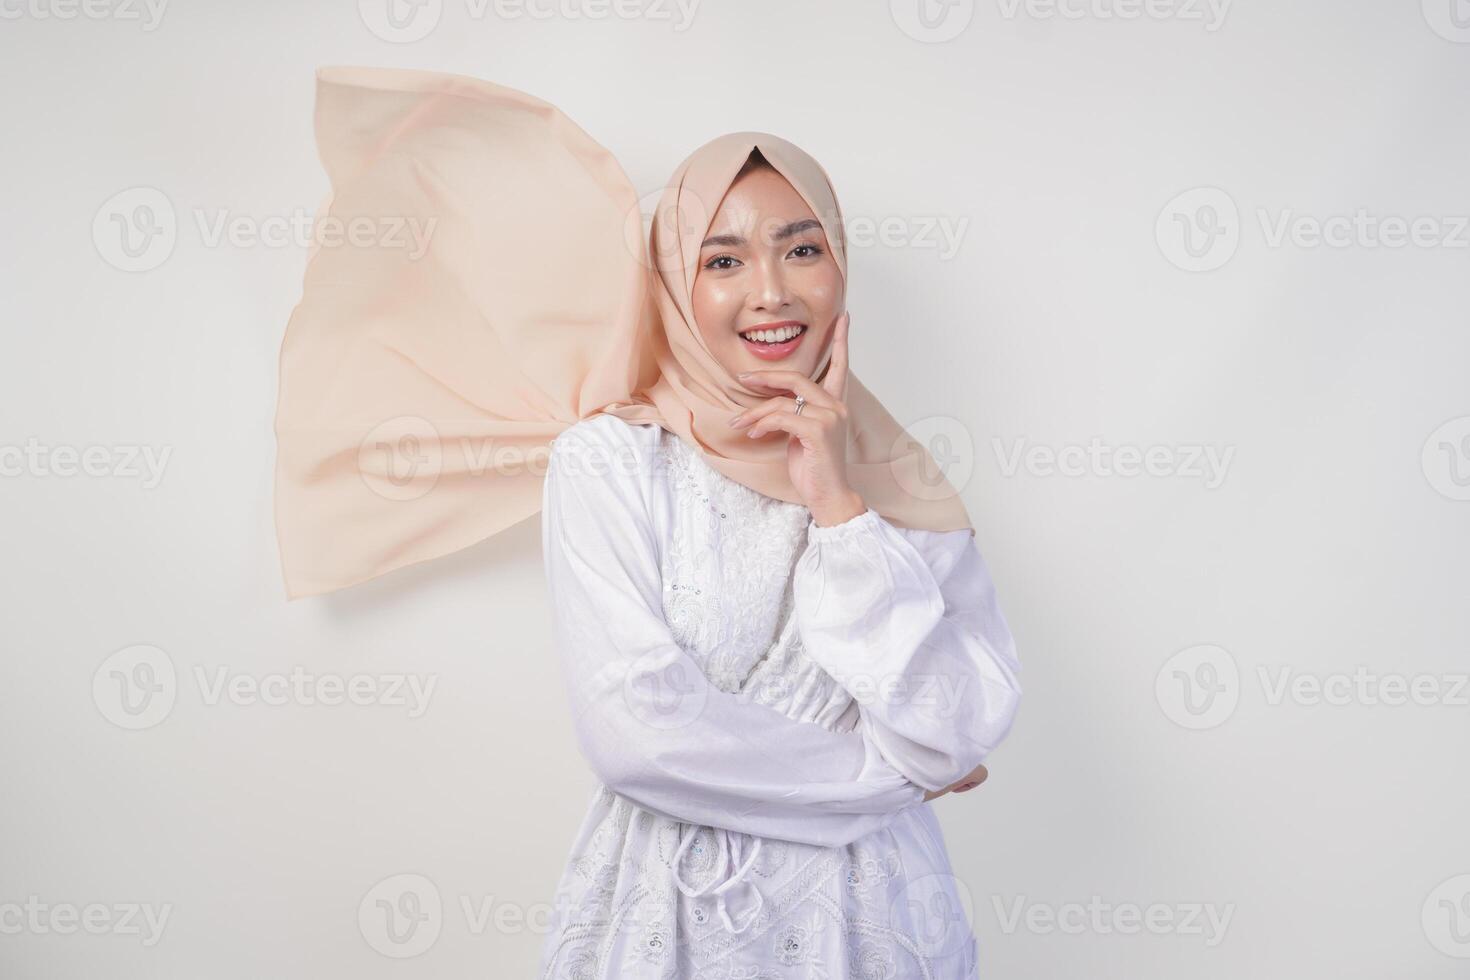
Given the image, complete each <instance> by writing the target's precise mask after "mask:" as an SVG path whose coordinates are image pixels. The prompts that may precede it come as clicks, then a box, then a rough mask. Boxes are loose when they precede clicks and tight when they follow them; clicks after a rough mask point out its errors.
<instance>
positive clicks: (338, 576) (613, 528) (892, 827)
mask: <svg viewBox="0 0 1470 980" xmlns="http://www.w3.org/2000/svg"><path fill="white" fill-rule="evenodd" d="M317 126H318V138H319V142H320V144H321V155H322V159H323V161H324V162H325V163H326V164H327V167H328V171H329V173H330V174H331V175H332V190H333V197H332V198H331V200H330V202H329V208H328V209H327V216H334V215H335V216H349V217H350V216H361V215H372V214H396V215H408V216H416V217H419V218H428V217H434V218H436V219H438V224H437V225H436V226H435V227H436V231H435V234H434V237H433V239H432V241H431V242H430V244H429V247H428V249H427V251H426V252H425V253H424V254H423V255H421V256H419V257H417V258H411V257H409V256H407V255H405V254H403V253H402V251H401V250H398V251H391V250H388V249H384V248H378V247H372V246H369V247H367V248H363V249H355V248H354V249H349V250H328V249H325V248H324V249H322V250H319V251H318V252H317V253H316V254H315V256H314V258H313V260H312V263H311V266H310V267H309V268H308V272H307V277H306V288H305V295H304V296H303V299H302V302H301V304H300V306H298V308H297V310H296V311H295V313H294V314H293V316H292V320H291V324H290V326H289V328H288V331H287V337H286V342H285V344H284V345H283V349H282V356H281V371H282V378H281V402H280V407H279V409H278V415H277V434H278V438H279V439H280V443H281V447H280V453H279V455H278V467H279V469H278V474H277V493H278V496H277V519H278V522H277V526H278V532H279V535H280V538H281V550H282V558H283V564H284V566H285V569H286V572H287V577H288V582H289V583H290V586H291V588H292V591H293V594H294V595H300V594H309V593H311V592H320V591H330V590H332V589H335V588H340V587H342V586H344V585H350V584H352V583H354V582H357V581H361V580H363V579H365V578H370V577H372V576H374V575H377V574H380V573H382V572H384V571H387V570H389V569H391V568H396V567H400V566H402V565H405V564H409V563H411V562H413V561H421V560H425V559H427V558H432V557H435V556H436V555H440V554H445V553H447V552H448V551H451V550H455V549H457V548H461V547H464V546H465V545H468V544H470V543H473V542H474V541H476V540H479V539H480V538H482V537H484V536H486V535H487V534H492V533H494V532H495V531H496V530H499V529H500V528H501V527H504V526H508V524H510V523H514V521H515V520H518V519H519V518H520V517H522V516H525V514H526V513H527V512H533V511H534V510H535V509H536V504H539V507H540V509H541V510H542V544H543V547H544V551H545V560H546V575H547V586H548V591H549V594H550V598H551V602H552V605H553V607H554V608H555V610H556V620H555V634H556V648H557V652H558V655H559V657H560V659H561V663H562V673H563V676H564V678H565V679H566V681H567V689H568V691H569V694H570V696H571V700H572V708H573V711H572V716H573V718H574V719H575V725H576V730H577V736H578V742H579V744H580V746H581V748H582V751H583V754H584V755H585V757H586V759H587V761H588V763H589V764H590V766H591V767H592V769H593V771H594V773H595V774H596V775H597V777H598V780H599V786H598V787H597V789H596V791H595V793H594V795H593V799H592V800H591V802H590V805H589V807H588V810H587V814H586V817H585V819H584V821H583V824H582V828H581V831H580V833H579V835H578V837H577V839H576V840H575V842H574V844H573V848H572V853H571V856H570V858H569V859H568V861H567V864H566V867H565V870H564V872H563V874H562V877H561V879H560V881H559V883H558V887H557V890H556V895H555V900H554V902H553V907H554V908H555V910H556V912H555V916H554V920H553V922H552V929H551V933H550V935H549V936H548V938H547V942H546V946H545V948H544V951H543V956H542V976H543V977H545V978H577V980H613V978H632V980H655V978H657V980H667V978H698V980H713V978H717V977H718V978H721V980H728V978H734V977H747V978H756V977H772V976H794V975H797V974H795V973H792V972H791V971H793V970H799V971H800V975H803V976H833V977H836V976H854V977H875V978H882V980H893V978H924V980H967V978H970V977H973V976H974V975H975V970H976V956H975V952H976V951H975V940H974V936H973V933H972V932H971V930H970V927H969V924H968V923H967V922H966V921H965V919H964V917H963V912H962V910H963V908H964V905H965V902H964V898H965V895H964V891H963V885H961V884H960V882H959V879H958V878H956V876H955V875H954V874H953V870H952V869H951V867H950V864H949V858H948V854H947V852H946V848H945V844H944V838H943V835H942V834H941V832H940V829H939V825H938V822H937V820H936V818H935V816H934V813H933V811H932V810H931V808H930V807H929V805H928V803H929V801H930V800H933V799H936V798H938V797H940V796H943V795H946V794H947V793H950V792H962V791H965V790H968V789H971V788H973V787H974V786H976V785H978V784H979V783H980V782H981V781H983V779H984V778H985V772H986V770H985V767H984V765H983V764H982V763H983V762H984V760H985V758H986V757H987V756H988V755H989V753H990V752H991V751H992V750H993V749H994V748H995V747H996V746H997V745H998V744H999V743H1000V742H1001V741H1002V740H1003V739H1004V738H1005V737H1006V735H1007V733H1008V732H1009V730H1010V727H1011V724H1012V722H1013V720H1014V718H1015V715H1016V711H1017V706H1018V703H1019V700H1020V694H1021V687H1020V683H1019V679H1018V678H1019V671H1020V664H1019V662H1018V661H1017V659H1016V653H1015V647H1014V644H1013V642H1012V640H1011V635H1010V631H1009V629H1008V628H1007V626H1006V621H1005V617H1004V616H1003V615H1002V614H1001V612H1000V609H999V606H998V602H997V598H996V594H995V588H994V585H993V583H992V581H991V578H990V574H989V570H988V568H987V566H986V564H985V561H984V560H983V558H982V557H981V555H980V552H979V550H978V548H977V547H976V545H975V541H974V537H973V528H972V527H971V524H970V521H969V517H968V515H967V513H966V512H965V508H964V506H963V503H962V502H961V501H960V499H959V496H958V493H957V492H956V491H955V490H954V488H953V487H952V486H950V485H949V483H948V482H947V481H946V480H945V479H944V476H943V473H942V471H940V470H939V469H938V467H937V466H936V465H935V462H934V460H933V458H932V457H931V456H930V455H929V454H928V453H927V452H926V451H925V450H924V449H923V448H922V447H921V446H919V445H917V444H916V443H914V442H913V440H911V439H909V438H908V435H907V433H906V432H905V431H904V429H903V428H902V427H901V426H900V425H898V423H897V422H896V421H894V419H893V418H892V416H890V415H889V414H888V413H887V411H885V410H884V408H883V406H882V405H881V404H880V403H879V402H878V400H877V399H876V398H875V397H874V396H873V395H872V394H871V393H870V392H869V391H868V390H867V389H866V388H865V387H864V386H863V385H862V384H861V383H860V382H859V381H858V379H857V377H856V376H855V375H854V374H853V372H852V370H851V367H850V355H849V347H848V332H849V328H850V325H851V322H852V318H851V317H850V316H849V314H848V313H847V311H846V308H845V306H846V303H845V299H846V285H847V260H846V247H845V242H844V238H843V229H842V215H841V211H840V209H839V207H838V205H837V198H836V194H835V192H834V190H833V188H832V185H831V181H830V180H829V178H828V176H827V174H826V172H825V171H824V170H823V169H822V167H821V166H820V165H819V164H817V162H816V161H815V160H813V159H812V158H811V157H810V156H809V155H808V154H806V153H805V152H804V151H802V150H801V149H800V148H799V147H797V146H795V145H793V144H791V143H789V142H787V141H786V140H783V139H781V138H779V137H776V136H772V135H770V134H768V133H751V132H744V133H731V134H728V135H726V136H721V137H719V138H717V139H715V140H712V141H710V142H709V143H707V144H705V145H704V146H702V147H700V148H699V149H697V150H696V151H695V152H694V153H693V154H691V155H690V156H689V158H688V159H686V160H685V161H684V162H683V164H681V165H680V167H679V168H678V169H677V170H676V172H675V173H674V175H673V177H672V178H671V179H670V181H669V183H668V185H667V188H666V190H665V191H664V193H663V195H662V198H661V199H660V201H659V204H658V208H657V210H656V212H655V215H654V221H653V226H652V230H651V233H650V234H649V236H648V238H647V240H646V242H644V241H639V242H638V243H637V246H636V247H635V248H633V249H629V248H628V247H627V245H626V242H627V238H626V237H625V231H626V227H627V226H628V223H630V222H631V223H634V224H637V223H638V218H639V215H638V212H637V207H636V204H637V195H636V193H635V192H634V190H633V188H632V187H631V185H629V184H628V182H627V179H626V177H624V176H623V173H622V170H621V168H619V167H618V166H617V163H616V161H615V160H613V159H612V157H611V156H610V155H609V154H608V153H607V151H605V150H604V149H602V148H601V147H599V146H597V144H595V143H593V142H592V140H591V139H589V138H588V137H587V136H586V134H584V133H582V131H581V130H579V129H577V128H576V127H575V126H574V125H573V124H571V123H570V121H568V120H567V119H566V118H565V117H563V116H561V115H560V114H559V113H558V112H557V111H556V110H555V109H554V107H551V106H548V105H547V104H545V103H543V102H539V101H538V100H535V99H532V98H531V97H530V96H527V95H524V94H523V93H519V92H515V91H513V90H511V89H506V88H502V87H500V86H496V85H492V84H490V83H486V82H481V81H478V80H475V79H468V78H465V77H463V76H452V75H436V74H432V73H422V72H404V71H394V70H385V69H332V70H324V71H323V72H322V73H321V74H320V88H319V97H318V111H317ZM528 235H534V236H535V237H536V239H537V240H538V241H543V240H544V241H552V242H557V243H559V252H558V254H559V255H561V256H563V257H564V258H565V261H562V262H557V263H547V262H545V261H544V260H543V258H542V255H543V253H544V250H541V249H537V248H528V247H527V236H528ZM572 277H578V279H577V281H576V282H571V281H569V280H570V279H571V278H572ZM650 294H651V295H652V297H653V300H654V304H652V305H649V304H646V302H645V301H646V298H647V297H649V296H650ZM383 420H387V421H383ZM507 448H509V449H511V450H514V451H520V452H524V453H525V454H527V456H528V457H529V456H530V454H532V453H534V452H536V451H542V450H544V451H547V452H548V453H549V463H548V465H547V467H546V469H545V472H544V479H539V478H538V477H537V473H538V471H537V470H536V468H535V467H534V464H533V465H530V466H528V465H525V460H521V459H514V458H513V459H509V460H507V459H505V450H506V449H507ZM456 450H458V452H459V453H460V454H461V455H460V458H456ZM486 450H489V451H486ZM397 454H402V455H401V458H400V456H399V455H397ZM491 458H493V459H494V460H495V461H496V464H497V465H496V466H494V467H487V466H485V465H484V462H483V461H484V460H485V459H491ZM503 462H504V463H511V464H513V465H509V466H503V465H501V464H502V463H503ZM538 479H539V482H536V481H537V480H538ZM533 488H534V491H535V492H536V497H537V499H536V501H535V502H534V503H533V501H531V500H530V499H528V497H529V492H530V491H531V490H532V489H533ZM935 691H940V692H944V694H945V696H944V697H943V698H942V699H936V698H934V697H933V692H935Z"/></svg>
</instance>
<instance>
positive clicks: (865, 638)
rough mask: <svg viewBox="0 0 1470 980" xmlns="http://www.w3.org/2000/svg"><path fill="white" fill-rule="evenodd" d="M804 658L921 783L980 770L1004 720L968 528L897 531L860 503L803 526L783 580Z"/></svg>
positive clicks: (1006, 637) (1006, 713) (999, 651)
mask: <svg viewBox="0 0 1470 980" xmlns="http://www.w3.org/2000/svg"><path fill="white" fill-rule="evenodd" d="M793 590H794V596H793V600H794V602H795V607H796V616H797V629H798V630H799V631H800V633H801V638H802V643H803V645H804V646H805V647H806V651H807V654H808V655H809V656H810V657H811V658H812V659H813V660H814V661H816V662H817V663H818V664H819V665H820V666H821V667H822V669H823V670H825V671H826V672H827V673H828V674H830V675H832V677H833V678H834V679H835V680H837V682H838V683H840V684H842V686H843V687H845V688H846V689H847V690H848V692H849V693H850V694H852V695H853V697H854V699H856V700H857V701H858V703H859V705H860V710H861V712H862V714H863V718H864V720H865V722H866V723H867V728H868V729H869V732H868V735H869V737H870V738H872V739H873V740H874V741H875V742H877V743H878V746H879V748H880V749H881V750H882V752H883V756H884V757H885V758H886V759H887V760H888V761H889V762H891V763H892V764H893V765H894V766H895V767H897V768H898V769H899V770H900V771H901V772H903V773H904V774H905V775H906V776H908V778H909V779H910V780H912V781H913V782H915V783H917V784H919V785H920V786H923V787H924V788H925V789H930V790H938V789H943V788H945V787H947V786H950V785H952V784H953V783H955V782H957V781H958V780H959V779H961V778H963V777H964V776H965V775H967V774H968V773H969V772H970V771H971V770H973V769H974V768H975V767H976V766H978V765H980V764H981V763H982V762H983V761H984V760H985V757H986V756H987V755H989V753H990V752H991V751H992V750H993V749H994V748H995V747H996V746H997V745H999V744H1000V742H1001V740H1002V739H1004V738H1005V737H1006V735H1007V733H1008V732H1009V731H1010V729H1011V724H1012V722H1013V721H1014V720H1015V716H1016V709H1017V705H1018V704H1019V702H1020V698H1021V684H1020V680H1019V674H1020V670H1021V665H1020V663H1019V662H1018V661H1017V659H1016V651H1015V643H1014V642H1013V640H1012V638H1011V633H1010V629H1009V627H1008V626H1007V625H1006V621H1005V617H1004V616H1003V615H1002V614H1001V611H1000V607H999V605H998V603H997V600H996V592H995V585H994V583H993V582H992V581H991V578H990V572H989V569H988V568H987V567H986V564H985V560H984V558H983V557H982V556H981V554H980V551H979V549H978V547H977V546H976V545H975V543H974V539H973V535H971V534H970V533H969V532H968V531H922V530H901V529H899V528H896V527H894V526H893V525H892V524H890V523H889V522H888V521H886V520H884V519H883V517H882V516H881V515H880V514H878V512H877V511H875V510H873V509H872V508H869V509H868V510H867V511H866V512H865V513H863V514H860V515H858V516H857V517H854V518H852V519H850V520H848V521H845V522H843V523H841V524H834V525H830V526H827V527H821V526H819V525H817V524H815V523H812V524H811V525H809V526H808V529H807V547H806V550H805V551H804V552H802V555H801V557H800V558H799V559H798V560H797V565H796V570H795V578H794V582H793Z"/></svg>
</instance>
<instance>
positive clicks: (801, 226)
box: [699, 218, 822, 248]
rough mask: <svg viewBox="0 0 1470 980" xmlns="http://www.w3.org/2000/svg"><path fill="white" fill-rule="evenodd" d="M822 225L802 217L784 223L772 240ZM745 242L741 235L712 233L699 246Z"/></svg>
mask: <svg viewBox="0 0 1470 980" xmlns="http://www.w3.org/2000/svg"><path fill="white" fill-rule="evenodd" d="M820 227H822V223H821V222H820V221H818V220H817V219H816V218H800V219H798V220H796V221H793V222H791V224H789V225H784V226H782V227H780V228H777V229H776V232H775V234H773V235H772V236H771V240H772V241H775V242H784V241H785V240H786V239H788V238H790V237H791V236H792V235H799V234H801V233H802V232H804V231H810V230H811V229H813V228H820ZM744 244H746V242H745V239H744V238H743V237H741V236H740V235H711V236H709V237H708V238H706V239H705V240H704V242H703V244H701V245H700V246H699V247H700V248H709V247H710V246H711V245H725V246H729V247H734V246H737V245H744Z"/></svg>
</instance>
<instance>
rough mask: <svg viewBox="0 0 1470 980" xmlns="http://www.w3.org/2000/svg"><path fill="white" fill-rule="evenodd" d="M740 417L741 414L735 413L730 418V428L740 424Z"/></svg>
mask: <svg viewBox="0 0 1470 980" xmlns="http://www.w3.org/2000/svg"><path fill="white" fill-rule="evenodd" d="M740 418H741V416H739V415H737V416H735V417H734V418H733V419H731V420H730V425H731V427H732V428H733V427H734V426H737V425H739V424H740Z"/></svg>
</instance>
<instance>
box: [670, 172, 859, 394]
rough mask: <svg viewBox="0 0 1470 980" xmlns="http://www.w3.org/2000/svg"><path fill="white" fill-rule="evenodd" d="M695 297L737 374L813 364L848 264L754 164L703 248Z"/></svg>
mask: <svg viewBox="0 0 1470 980" xmlns="http://www.w3.org/2000/svg"><path fill="white" fill-rule="evenodd" d="M693 300H694V319H695V321H696V324H697V326H698V328H699V332H700V335H701V336H702V337H703V338H704V342H705V344H706V345H707V346H708V347H709V349H710V351H711V353H713V354H714V356H715V358H716V360H718V361H719V362H720V364H721V365H723V366H724V368H725V369H726V370H727V371H729V372H730V374H731V375H732V376H733V375H736V374H739V373H740V372H742V371H754V370H759V369H761V368H781V369H785V370H793V371H800V372H801V373H802V374H804V375H806V376H807V377H811V376H812V374H813V373H814V372H815V371H816V368H817V364H818V363H819V361H820V358H821V354H822V351H824V350H825V349H826V346H827V344H828V343H829V342H830V340H831V335H832V330H833V327H834V326H835V324H836V322H837V317H838V316H839V315H840V314H841V313H842V309H843V306H842V304H843V279H842V272H841V270H840V269H838V268H837V262H836V260H835V259H833V257H832V250H831V248H830V247H829V246H828V244H827V236H826V234H825V233H824V232H823V231H822V224H821V222H819V221H818V220H817V218H816V215H814V214H812V211H811V208H809V207H807V204H806V201H805V200H803V199H802V196H801V195H800V194H798V193H797V192H796V189H795V188H794V187H792V186H791V185H790V184H789V183H787V181H786V178H785V177H782V176H781V175H780V174H779V173H777V172H776V171H774V170H771V169H768V168H765V167H757V168H755V169H752V170H749V171H747V172H746V173H744V174H742V175H741V176H740V177H738V178H737V179H736V180H735V182H734V183H732V184H731V185H730V189H729V190H728V191H726V192H725V197H724V200H723V201H721V202H720V209H719V211H717V212H716V213H715V216H714V220H713V221H711V222H710V227H709V231H708V232H707V233H706V235H705V241H704V245H703V247H702V248H701V249H700V252H699V269H698V271H697V272H696V273H695V277H694V295H693ZM751 331H757V332H758V333H763V332H764V331H770V333H769V334H765V339H760V338H759V337H751V336H749V335H750V332H751ZM798 331H799V332H798ZM793 333H796V334H797V335H796V336H794V337H789V339H788V335H790V334H793Z"/></svg>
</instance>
